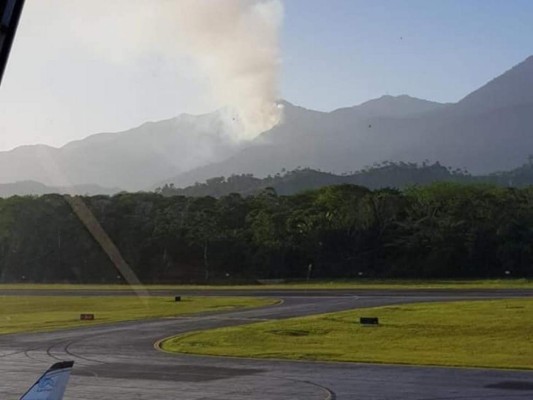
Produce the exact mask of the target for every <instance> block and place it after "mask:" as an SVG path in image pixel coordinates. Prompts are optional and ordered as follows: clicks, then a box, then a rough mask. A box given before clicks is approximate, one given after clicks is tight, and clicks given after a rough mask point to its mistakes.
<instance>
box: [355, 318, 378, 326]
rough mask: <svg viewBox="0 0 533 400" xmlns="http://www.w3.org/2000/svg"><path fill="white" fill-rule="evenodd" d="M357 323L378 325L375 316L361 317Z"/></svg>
mask: <svg viewBox="0 0 533 400" xmlns="http://www.w3.org/2000/svg"><path fill="white" fill-rule="evenodd" d="M359 323H360V324H361V325H379V319H378V318H377V317H361V318H359Z"/></svg>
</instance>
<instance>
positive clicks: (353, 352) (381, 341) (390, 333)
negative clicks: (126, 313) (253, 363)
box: [162, 299, 533, 369]
mask: <svg viewBox="0 0 533 400" xmlns="http://www.w3.org/2000/svg"><path fill="white" fill-rule="evenodd" d="M362 316H372V317H379V319H380V326H378V327H363V326H360V325H359V323H358V321H359V317H362ZM532 317H533V299H512V300H490V301H466V302H453V303H425V304H412V305H402V306H388V307H377V308H368V309H358V310H353V311H347V312H339V313H332V314H324V315H319V316H312V317H305V318H295V319H289V320H281V321H273V322H263V323H256V324H252V325H246V326H242V327H233V328H220V329H215V330H210V331H205V332H199V333H193V334H187V335H183V336H177V337H174V338H170V339H167V340H165V341H164V342H163V343H162V349H163V350H166V351H172V352H181V353H195V354H204V355H205V354H208V355H223V356H238V357H258V358H283V359H297V360H326V361H355V362H372V363H400V364H422V365H443V366H463V367H489V368H524V369H533V345H532V343H533V318H532Z"/></svg>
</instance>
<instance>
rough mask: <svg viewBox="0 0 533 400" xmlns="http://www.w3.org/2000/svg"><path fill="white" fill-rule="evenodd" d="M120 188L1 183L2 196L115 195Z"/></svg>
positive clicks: (32, 182) (28, 182)
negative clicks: (55, 194) (54, 194)
mask: <svg viewBox="0 0 533 400" xmlns="http://www.w3.org/2000/svg"><path fill="white" fill-rule="evenodd" d="M120 191H121V189H119V188H104V187H102V186H98V185H76V186H71V187H53V186H46V185H43V184H42V183H40V182H35V181H22V182H14V183H0V197H11V196H15V195H19V196H28V195H34V196H40V195H43V194H49V193H60V194H79V195H89V196H90V195H96V194H108V195H113V194H115V193H118V192H120Z"/></svg>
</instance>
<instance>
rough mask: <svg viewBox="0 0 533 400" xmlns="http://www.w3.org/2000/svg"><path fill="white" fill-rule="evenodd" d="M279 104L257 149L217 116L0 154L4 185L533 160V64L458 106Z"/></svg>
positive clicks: (498, 166) (499, 165) (123, 183)
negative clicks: (276, 118) (279, 112)
mask: <svg viewBox="0 0 533 400" xmlns="http://www.w3.org/2000/svg"><path fill="white" fill-rule="evenodd" d="M282 104H283V106H284V117H283V121H282V122H281V123H280V124H279V125H277V126H275V127H274V128H272V129H271V130H269V131H267V132H264V133H263V134H261V135H260V136H259V137H257V138H256V139H254V140H253V141H251V142H236V141H235V140H234V139H232V136H231V130H232V129H233V124H237V125H238V124H239V121H238V120H237V119H236V118H234V117H232V116H231V114H230V113H228V112H227V111H224V110H219V111H217V112H214V113H210V114H205V115H201V116H191V115H181V116H179V117H177V118H173V119H170V120H165V121H159V122H149V123H146V124H143V125H141V126H140V127H137V128H134V129H131V130H128V131H125V132H119V133H102V134H98V135H93V136H89V137H88V138H86V139H83V140H80V141H75V142H71V143H68V144H67V145H65V146H63V147H61V148H53V147H49V146H43V145H35V146H23V147H18V148H16V149H14V150H11V151H6V152H0V183H9V182H17V181H27V180H33V181H38V182H41V183H43V184H46V185H53V186H70V185H82V184H98V185H100V186H104V187H118V188H122V189H126V190H146V189H150V188H154V187H156V186H160V185H162V184H164V183H170V182H172V183H174V184H175V185H176V186H186V185H190V184H192V183H194V182H196V181H203V180H205V179H207V178H211V177H214V176H229V175H231V174H238V173H252V174H254V175H256V176H258V177H261V176H266V175H268V174H275V173H277V172H279V171H280V170H281V169H283V168H285V169H287V170H291V169H295V168H297V167H299V166H300V167H311V168H315V169H322V170H324V171H328V172H336V173H342V172H349V171H355V170H358V169H361V168H363V167H365V166H367V165H371V164H373V163H375V162H381V161H385V160H389V161H405V162H422V161H423V160H426V159H427V160H430V161H431V162H434V161H439V162H440V163H442V164H444V165H450V166H452V167H459V168H466V169H468V170H469V171H470V172H471V173H474V174H481V173H488V172H493V171H497V170H507V169H512V168H515V167H517V166H519V165H521V164H523V163H524V162H525V161H526V160H527V157H528V156H529V155H530V154H533V57H529V58H528V59H526V60H525V61H524V62H522V63H520V64H519V65H517V66H515V67H514V68H512V69H511V70H509V71H507V72H505V73H504V74H503V75H501V76H499V77H497V78H496V79H494V80H492V81H491V82H489V83H487V84H486V85H485V86H483V87H481V88H480V89H478V90H476V91H474V92H473V93H471V94H469V95H468V96H466V97H465V98H463V99H462V100H461V101H459V102H457V103H453V104H440V103H435V102H431V101H426V100H420V99H416V98H412V97H409V96H405V95H404V96H397V97H392V96H383V97H381V98H379V99H374V100H370V101H368V102H366V103H363V104H361V105H358V106H355V107H348V108H342V109H338V110H335V111H332V112H329V113H326V112H319V111H313V110H308V109H305V108H302V107H298V106H296V105H292V104H290V103H288V102H285V101H283V102H282Z"/></svg>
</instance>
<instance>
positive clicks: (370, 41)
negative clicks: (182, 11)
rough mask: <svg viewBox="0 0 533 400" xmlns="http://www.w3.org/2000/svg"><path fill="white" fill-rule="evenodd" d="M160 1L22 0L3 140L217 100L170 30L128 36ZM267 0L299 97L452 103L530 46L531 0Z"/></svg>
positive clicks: (76, 131)
mask: <svg viewBox="0 0 533 400" xmlns="http://www.w3.org/2000/svg"><path fill="white" fill-rule="evenodd" d="M132 1H133V0H130V2H129V4H130V5H131V4H134V3H132ZM143 1H144V6H143ZM168 1H176V2H179V1H181V0H136V6H135V7H134V6H131V7H130V8H129V9H128V10H125V9H124V8H121V2H122V4H123V2H124V0H91V1H90V0H26V6H25V9H24V13H23V16H22V19H21V23H20V25H19V31H18V34H17V38H16V40H15V43H14V46H13V50H12V55H11V59H10V62H9V64H8V68H7V70H6V74H5V76H4V80H3V82H2V87H0V150H9V149H12V148H14V147H16V146H19V145H26V144H36V143H43V144H48V145H53V146H61V145H63V144H65V143H67V142H68V141H70V140H75V139H80V138H83V137H86V136H88V135H90V134H94V133H99V132H114V131H121V130H126V129H129V128H133V127H135V126H138V125H140V124H142V123H143V122H146V121H157V120H161V119H166V118H172V117H175V116H177V115H179V114H181V113H184V112H186V113H192V114H198V113H205V112H211V111H213V110H215V109H217V108H219V107H221V106H223V104H221V103H220V98H216V97H215V96H213V94H212V90H211V88H210V86H211V84H212V82H211V81H210V78H209V77H208V76H206V75H205V74H204V73H203V72H202V71H200V70H199V68H198V66H197V65H196V64H195V60H194V59H191V57H190V56H189V55H187V54H185V53H183V52H182V51H181V50H180V49H179V48H177V47H176V46H173V45H172V44H173V41H174V39H173V38H169V37H165V38H161V43H165V44H166V45H165V46H160V47H161V48H160V49H159V48H157V49H156V47H159V46H152V47H153V49H152V50H147V49H151V47H150V45H151V44H153V43H154V42H153V41H154V40H155V43H158V40H159V38H158V37H155V38H150V39H151V40H152V42H148V41H145V38H144V37H142V36H136V35H135V32H136V29H137V27H138V26H142V17H143V14H145V13H146V10H147V7H149V6H148V4H152V5H153V4H156V3H157V2H168ZM198 1H216V2H224V1H226V0H198ZM244 1H247V0H244ZM248 1H252V0H248ZM266 1H269V0H266ZM275 1H280V2H282V3H283V10H284V12H283V22H282V24H281V28H280V32H279V42H280V51H279V54H280V60H279V79H278V88H277V90H278V93H279V97H280V98H284V99H286V100H288V101H290V102H292V103H294V104H297V105H301V106H304V107H306V108H311V109H317V110H323V111H329V110H333V109H336V108H340V107H346V106H351V105H356V104H359V103H361V102H364V101H366V100H369V99H372V98H377V97H380V96H382V95H385V94H390V95H400V94H409V95H411V96H415V97H419V98H424V99H428V100H434V101H440V102H455V101H458V100H460V99H461V98H462V97H464V96H465V95H467V94H468V93H470V92H471V91H473V90H475V89H476V88H478V87H480V86H482V85H483V84H485V83H486V82H488V81H489V80H491V79H492V78H494V77H496V76H497V75H499V74H501V73H503V72H505V71H506V70H508V69H509V68H511V67H512V66H513V65H515V64H517V63H519V62H521V61H523V60H524V59H525V58H527V57H528V56H530V55H532V54H533V24H532V23H531V21H533V1H531V0H505V1H504V0H441V1H433V0H432V1H428V0H365V1H363V0H284V1H282V0H275ZM177 23H178V20H176V24H177ZM125 26H127V29H125ZM132 32H133V33H132ZM176 41H179V38H176ZM141 42H142V43H143V44H144V45H145V46H144V47H142V46H140V43H141ZM139 48H143V49H144V50H143V51H142V52H139V51H138V49H139Z"/></svg>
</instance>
